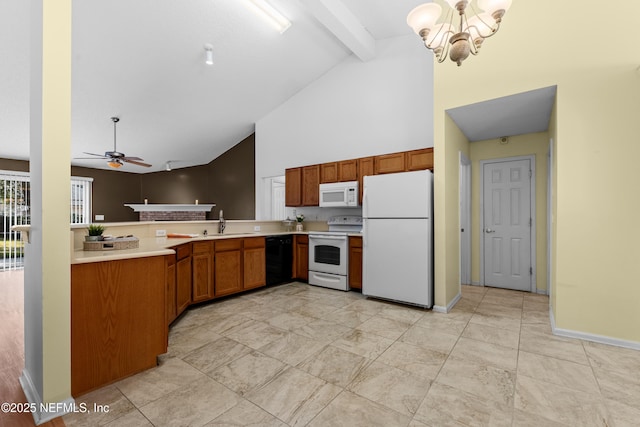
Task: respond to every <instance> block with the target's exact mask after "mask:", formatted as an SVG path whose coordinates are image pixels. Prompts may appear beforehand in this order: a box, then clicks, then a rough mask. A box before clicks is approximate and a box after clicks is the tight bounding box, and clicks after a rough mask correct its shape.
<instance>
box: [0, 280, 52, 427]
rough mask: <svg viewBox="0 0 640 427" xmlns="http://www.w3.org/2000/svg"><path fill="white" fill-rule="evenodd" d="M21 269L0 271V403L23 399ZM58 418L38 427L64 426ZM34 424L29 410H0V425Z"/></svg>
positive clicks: (15, 401)
mask: <svg viewBox="0 0 640 427" xmlns="http://www.w3.org/2000/svg"><path fill="white" fill-rule="evenodd" d="M23 283H24V280H23V272H22V270H18V271H3V272H0V325H2V328H0V403H5V402H7V403H18V402H26V401H27V399H26V397H25V395H24V392H23V391H22V387H21V386H20V381H19V377H20V374H21V372H22V369H23V367H24V336H23V330H24V328H23V325H24V320H23V296H24V293H23ZM64 425H65V424H64V421H62V418H57V419H55V420H53V421H50V422H48V423H45V424H41V426H48V427H64ZM26 426H29V427H32V426H35V423H34V421H33V416H32V415H31V414H30V413H23V414H16V413H5V412H2V411H0V427H26Z"/></svg>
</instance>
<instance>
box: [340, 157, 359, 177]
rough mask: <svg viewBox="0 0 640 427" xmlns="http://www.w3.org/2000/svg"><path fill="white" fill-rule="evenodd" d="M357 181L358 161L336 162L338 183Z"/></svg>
mask: <svg viewBox="0 0 640 427" xmlns="http://www.w3.org/2000/svg"><path fill="white" fill-rule="evenodd" d="M357 179H358V160H356V159H353V160H343V161H341V162H338V181H340V182H345V181H356V180H357Z"/></svg>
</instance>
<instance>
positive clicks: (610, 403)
mask: <svg viewBox="0 0 640 427" xmlns="http://www.w3.org/2000/svg"><path fill="white" fill-rule="evenodd" d="M638 402H639V401H638V400H636V402H635V404H634V405H629V404H624V403H620V402H618V401H615V400H611V399H607V400H605V405H606V406H607V408H608V410H609V414H610V418H609V419H610V420H612V421H613V423H612V425H613V426H615V427H637V426H638V424H640V403H638Z"/></svg>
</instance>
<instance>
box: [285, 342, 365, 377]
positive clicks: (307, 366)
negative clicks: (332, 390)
mask: <svg viewBox="0 0 640 427" xmlns="http://www.w3.org/2000/svg"><path fill="white" fill-rule="evenodd" d="M369 363H371V360H370V359H367V358H366V357H362V356H359V355H357V354H354V353H352V352H350V351H346V350H342V349H340V348H338V347H334V346H332V345H329V346H327V347H325V348H324V349H323V350H322V351H321V352H320V353H319V354H317V355H316V356H315V357H313V358H310V359H308V360H306V361H305V362H304V363H301V364H300V365H298V368H299V369H301V370H303V371H305V372H307V373H309V374H311V375H314V376H316V377H318V378H321V379H323V380H325V381H327V382H330V383H332V384H335V385H337V386H340V387H346V386H347V385H348V384H349V383H350V382H351V381H353V379H354V378H355V377H356V376H357V375H358V374H359V373H360V371H361V370H362V369H364V368H365V367H366V366H367V365H368V364H369Z"/></svg>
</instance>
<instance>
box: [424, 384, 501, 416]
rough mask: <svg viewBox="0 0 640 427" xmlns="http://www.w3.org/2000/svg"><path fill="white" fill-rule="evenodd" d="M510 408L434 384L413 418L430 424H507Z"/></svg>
mask: <svg viewBox="0 0 640 427" xmlns="http://www.w3.org/2000/svg"><path fill="white" fill-rule="evenodd" d="M512 412H513V409H512V407H511V406H509V405H505V404H501V403H498V402H495V401H492V400H488V399H486V398H483V397H478V396H474V395H472V394H470V393H466V392H464V391H461V390H458V389H455V388H452V387H449V386H446V385H442V384H438V383H434V384H432V385H431V388H430V389H429V392H428V393H427V397H426V398H425V399H424V401H423V402H422V404H421V405H420V407H419V408H418V410H417V412H416V414H415V417H414V419H416V420H418V421H421V422H423V423H425V424H427V425H429V426H434V427H447V426H451V427H461V426H496V427H499V426H505V427H507V426H511V419H512Z"/></svg>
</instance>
